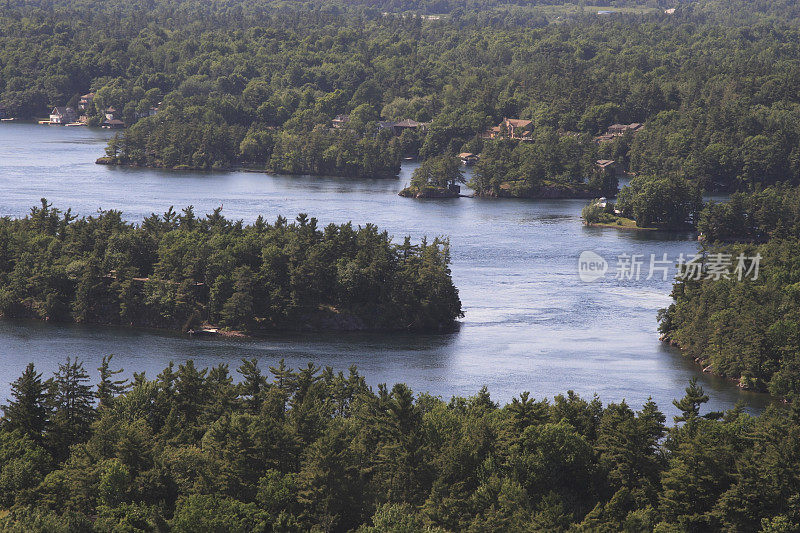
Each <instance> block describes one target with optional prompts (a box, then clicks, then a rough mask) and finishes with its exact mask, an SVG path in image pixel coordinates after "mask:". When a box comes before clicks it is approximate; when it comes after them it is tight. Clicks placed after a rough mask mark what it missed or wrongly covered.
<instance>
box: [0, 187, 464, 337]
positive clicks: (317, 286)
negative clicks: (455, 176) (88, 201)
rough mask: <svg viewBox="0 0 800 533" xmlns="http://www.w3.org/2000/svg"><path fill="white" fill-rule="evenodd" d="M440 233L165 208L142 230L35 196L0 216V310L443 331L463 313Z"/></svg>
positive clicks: (248, 327)
mask: <svg viewBox="0 0 800 533" xmlns="http://www.w3.org/2000/svg"><path fill="white" fill-rule="evenodd" d="M449 261H450V257H449V250H448V243H447V241H446V240H441V239H438V238H437V239H434V240H433V241H427V240H424V239H423V241H422V242H420V243H416V244H415V243H412V242H411V241H410V240H409V239H405V240H404V241H403V242H402V243H393V242H392V240H391V238H390V237H389V235H388V234H387V233H386V232H385V231H380V230H379V229H378V228H376V227H375V226H373V225H370V224H368V225H366V226H364V227H357V228H356V227H353V226H352V225H351V224H349V223H348V224H341V225H335V224H329V225H328V226H326V227H324V228H321V227H318V226H317V220H316V219H315V218H309V217H308V216H307V215H305V214H300V215H299V216H298V217H297V219H296V220H295V221H294V222H292V223H289V222H288V221H287V220H286V219H285V218H283V217H280V216H279V217H278V218H277V220H276V221H275V222H274V223H271V224H270V223H267V222H266V221H265V220H264V219H263V218H261V217H259V218H258V219H257V220H256V221H255V222H254V223H253V224H251V225H244V224H243V223H242V222H241V221H231V220H228V219H226V218H225V217H223V216H222V214H221V209H216V210H214V212H213V213H210V214H208V215H206V216H204V217H199V216H196V215H195V213H194V211H193V209H192V208H191V207H187V208H186V209H184V210H183V211H182V212H180V213H176V212H175V211H173V210H172V208H170V209H169V210H168V211H167V212H166V213H164V214H163V215H160V216H159V215H155V214H153V215H152V216H150V217H148V218H146V219H145V220H144V221H143V222H142V223H141V224H131V223H128V222H126V221H125V220H124V219H123V217H122V213H120V212H119V211H103V212H100V213H99V214H97V215H96V216H90V217H82V218H76V217H75V216H74V215H72V214H71V212H70V211H69V210H68V211H65V212H62V211H60V210H58V209H55V208H53V207H52V206H50V205H49V204H48V203H47V202H46V201H45V200H42V204H41V206H40V207H36V208H33V209H32V210H31V213H30V215H28V216H26V217H25V218H21V219H11V218H3V219H0V314H1V315H2V316H3V317H4V318H38V319H43V320H49V321H54V322H79V323H89V324H119V325H128V326H142V327H155V328H168V329H173V330H180V331H187V330H190V329H196V328H197V327H198V326H202V325H204V324H205V325H214V326H219V327H223V328H227V329H230V330H236V331H244V332H250V333H258V332H261V331H268V330H282V329H289V330H303V329H340V330H430V331H442V330H449V329H452V328H453V327H454V325H455V320H456V319H458V318H459V317H461V316H463V313H462V310H461V302H460V300H459V298H458V290H457V289H456V288H455V286H454V285H453V282H452V279H451V277H450V270H449V267H448V264H449Z"/></svg>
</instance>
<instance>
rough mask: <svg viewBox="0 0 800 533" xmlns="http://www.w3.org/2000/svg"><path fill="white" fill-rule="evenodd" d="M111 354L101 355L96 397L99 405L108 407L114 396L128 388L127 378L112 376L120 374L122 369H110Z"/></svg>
mask: <svg viewBox="0 0 800 533" xmlns="http://www.w3.org/2000/svg"><path fill="white" fill-rule="evenodd" d="M113 357H114V355H113V354H111V355H105V356H103V360H102V362H101V363H100V367H99V368H98V369H97V370H98V371H99V372H100V382H99V383H98V384H97V399H98V400H99V407H100V408H103V407H108V406H110V405H111V403H112V402H113V400H114V398H115V397H116V396H119V395H120V394H122V393H123V392H124V391H125V390H126V389H127V388H128V380H127V379H114V376H116V375H118V374H121V373H122V372H123V369H121V368H120V369H118V370H111V367H110V365H111V359H112V358H113Z"/></svg>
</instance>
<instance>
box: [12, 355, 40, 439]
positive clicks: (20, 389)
mask: <svg viewBox="0 0 800 533" xmlns="http://www.w3.org/2000/svg"><path fill="white" fill-rule="evenodd" d="M11 398H12V399H11V400H10V401H9V402H8V404H7V405H5V406H3V420H2V426H3V428H4V429H8V430H14V429H19V430H21V431H22V432H23V433H25V434H26V435H28V436H29V437H30V438H31V439H32V440H33V441H34V442H41V440H42V436H43V435H44V431H45V429H46V427H47V422H48V416H49V408H48V403H47V385H46V384H45V383H43V382H42V375H41V374H40V373H38V372H36V370H35V369H34V366H33V363H28V366H27V367H25V370H24V371H23V372H22V375H21V376H20V377H19V378H17V379H16V380H15V381H14V382H13V383H12V384H11Z"/></svg>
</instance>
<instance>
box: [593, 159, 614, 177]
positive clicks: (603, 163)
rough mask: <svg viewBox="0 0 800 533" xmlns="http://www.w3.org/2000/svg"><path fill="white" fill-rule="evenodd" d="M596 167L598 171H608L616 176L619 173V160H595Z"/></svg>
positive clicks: (607, 172)
mask: <svg viewBox="0 0 800 533" xmlns="http://www.w3.org/2000/svg"><path fill="white" fill-rule="evenodd" d="M595 168H596V170H597V172H601V173H606V174H609V175H612V176H616V175H617V174H618V173H619V169H618V167H617V162H616V161H614V160H613V159H598V160H597V161H596V162H595Z"/></svg>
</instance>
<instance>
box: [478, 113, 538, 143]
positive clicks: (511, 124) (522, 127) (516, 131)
mask: <svg viewBox="0 0 800 533" xmlns="http://www.w3.org/2000/svg"><path fill="white" fill-rule="evenodd" d="M532 133H533V121H531V120H526V119H522V118H503V121H502V122H501V123H500V124H499V125H497V126H494V127H493V128H491V129H489V130H487V131H486V132H484V134H483V135H482V137H483V138H484V139H496V138H499V137H504V138H509V139H517V140H530V139H531V134H532Z"/></svg>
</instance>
